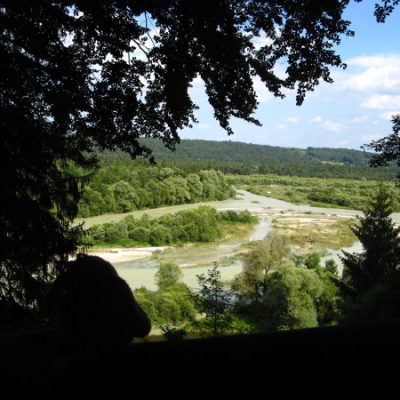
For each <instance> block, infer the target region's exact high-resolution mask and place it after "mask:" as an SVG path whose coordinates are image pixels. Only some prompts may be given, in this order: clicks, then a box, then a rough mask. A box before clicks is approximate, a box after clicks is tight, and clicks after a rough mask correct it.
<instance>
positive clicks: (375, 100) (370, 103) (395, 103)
mask: <svg viewBox="0 0 400 400" xmlns="http://www.w3.org/2000/svg"><path fill="white" fill-rule="evenodd" d="M361 107H366V108H372V109H376V110H384V109H387V110H394V109H396V108H400V96H392V95H388V94H375V95H373V96H371V97H370V98H369V99H368V100H367V101H364V102H363V103H361Z"/></svg>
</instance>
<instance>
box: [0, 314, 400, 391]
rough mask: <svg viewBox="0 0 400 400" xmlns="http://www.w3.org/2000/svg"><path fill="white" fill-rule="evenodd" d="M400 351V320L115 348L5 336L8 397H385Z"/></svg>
mask: <svg viewBox="0 0 400 400" xmlns="http://www.w3.org/2000/svg"><path fill="white" fill-rule="evenodd" d="M399 349H400V323H399V322H395V323H390V324H379V325H370V326H363V327H350V328H349V327H334V328H321V329H309V330H298V331H291V332H281V333H276V334H254V335H238V336H228V337H217V338H208V339H193V340H186V341H179V342H159V343H144V344H136V345H131V346H130V347H129V348H125V349H119V350H115V351H113V352H111V353H107V352H105V351H103V350H100V351H95V352H92V353H88V352H76V351H74V350H73V349H71V348H68V346H67V345H65V343H63V342H62V340H61V339H60V336H59V335H58V334H57V333H55V332H39V333H29V334H26V333H25V334H17V335H15V334H14V335H10V334H3V335H2V336H1V344H0V350H1V364H0V365H1V367H0V379H1V389H2V393H5V391H6V390H7V391H8V390H10V391H12V393H13V396H12V397H7V398H17V394H19V393H22V392H23V393H28V394H29V395H33V394H34V393H35V394H36V393H38V394H41V393H43V394H50V395H51V396H52V397H54V398H59V397H64V396H65V395H67V396H75V395H77V394H79V395H83V394H85V395H89V397H90V398H91V397H92V395H99V394H105V393H108V394H110V393H111V394H113V395H114V396H112V397H110V398H131V397H132V398H143V397H146V398H147V397H150V398H152V397H153V395H156V394H157V397H159V396H160V395H159V394H163V396H162V397H166V398H171V395H172V398H173V397H175V396H177V397H185V398H191V397H192V396H195V397H196V398H197V397H198V396H200V397H201V398H204V397H205V396H207V397H210V398H212V397H214V396H213V394H216V393H227V392H231V393H232V392H233V393H235V391H239V390H245V391H246V393H247V394H250V393H254V392H258V393H268V392H269V391H272V390H277V389H278V390H279V391H281V392H282V394H284V393H287V392H288V391H290V392H293V391H299V394H300V392H303V393H304V391H306V392H308V391H309V393H310V395H311V394H314V395H315V393H318V391H319V390H322V391H321V394H323V395H322V398H325V397H327V396H328V397H329V394H332V391H339V392H340V391H342V390H343V393H342V394H343V396H344V397H346V398H347V396H346V394H348V390H349V387H351V388H352V390H353V391H354V390H356V392H359V391H364V392H368V391H369V388H371V390H379V391H380V396H379V397H381V396H383V394H384V392H385V391H386V390H387V389H388V388H389V387H390V385H394V387H395V386H396V385H397V380H398V379H399V380H400V375H399V377H398V378H397V376H398V372H399V367H398V365H399V363H400V351H399ZM321 385H322V386H321ZM319 387H321V389H318V388H319ZM396 392H397V390H396ZM125 394H127V395H125ZM182 395H184V396H182ZM393 395H394V397H395V398H396V397H397V393H393ZM29 397H30V396H29ZM391 397H392V396H391ZM3 398H6V397H3ZM242 398H247V396H245V397H242Z"/></svg>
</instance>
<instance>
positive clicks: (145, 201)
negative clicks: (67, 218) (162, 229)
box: [79, 153, 234, 217]
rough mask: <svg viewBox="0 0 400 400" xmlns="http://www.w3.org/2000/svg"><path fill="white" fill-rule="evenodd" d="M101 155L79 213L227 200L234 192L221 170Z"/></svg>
mask: <svg viewBox="0 0 400 400" xmlns="http://www.w3.org/2000/svg"><path fill="white" fill-rule="evenodd" d="M99 157H100V169H99V170H98V171H97V172H96V173H95V174H94V175H93V177H92V179H91V181H90V183H89V184H88V185H87V186H86V188H85V190H84V192H83V196H82V199H81V202H80V204H79V216H81V217H90V216H94V215H100V214H104V213H115V212H119V213H124V212H129V211H132V210H140V209H144V208H156V207H161V206H172V205H177V204H185V203H195V202H200V201H210V200H224V199H227V198H229V197H232V196H233V195H234V190H233V188H232V187H231V186H230V185H228V183H227V182H226V179H225V177H224V176H223V175H222V173H221V172H219V171H213V170H201V171H198V172H197V173H185V172H184V171H183V170H181V169H178V168H170V167H167V166H166V167H163V166H161V165H159V166H154V165H153V166H151V165H150V164H149V163H148V162H146V161H145V160H131V159H129V158H127V156H126V155H123V154H121V153H114V154H111V153H107V154H102V155H100V156H99Z"/></svg>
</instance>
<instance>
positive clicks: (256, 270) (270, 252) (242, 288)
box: [232, 233, 290, 303]
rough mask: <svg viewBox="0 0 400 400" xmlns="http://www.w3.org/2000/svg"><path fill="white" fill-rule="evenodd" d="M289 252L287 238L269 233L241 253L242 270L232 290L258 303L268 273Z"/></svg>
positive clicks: (265, 286) (262, 294)
mask: <svg viewBox="0 0 400 400" xmlns="http://www.w3.org/2000/svg"><path fill="white" fill-rule="evenodd" d="M289 254H290V248H289V245H288V242H287V239H286V238H285V237H284V236H282V235H278V234H276V233H270V234H269V235H268V236H267V237H266V238H265V240H263V241H260V242H258V243H257V244H256V245H255V247H254V248H253V249H252V250H250V251H249V252H248V253H247V254H244V255H243V271H242V272H241V273H239V274H238V275H237V277H236V278H235V280H234V282H233V284H232V288H233V290H234V291H235V292H236V293H237V295H238V296H239V297H240V298H242V299H244V300H247V301H250V302H251V303H259V302H260V300H261V298H262V297H263V296H264V294H265V293H266V290H267V276H268V273H269V272H270V271H273V270H274V269H277V268H278V267H279V266H280V265H281V264H282V262H283V260H284V258H285V257H287V256H288V255H289Z"/></svg>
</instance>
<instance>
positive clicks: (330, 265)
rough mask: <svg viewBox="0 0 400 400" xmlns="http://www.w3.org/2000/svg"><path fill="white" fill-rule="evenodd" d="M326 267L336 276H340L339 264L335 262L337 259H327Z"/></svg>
mask: <svg viewBox="0 0 400 400" xmlns="http://www.w3.org/2000/svg"><path fill="white" fill-rule="evenodd" d="M325 269H326V270H327V271H328V272H329V273H330V274H331V275H332V276H334V277H336V278H337V277H338V276H339V271H338V266H337V264H336V262H335V260H332V259H330V260H326V261H325Z"/></svg>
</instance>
